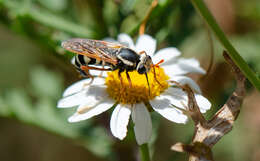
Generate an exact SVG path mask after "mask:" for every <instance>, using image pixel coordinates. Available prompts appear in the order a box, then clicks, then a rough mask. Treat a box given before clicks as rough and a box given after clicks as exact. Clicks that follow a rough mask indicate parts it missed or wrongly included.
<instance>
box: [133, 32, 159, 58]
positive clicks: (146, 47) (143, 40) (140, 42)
mask: <svg viewBox="0 0 260 161" xmlns="http://www.w3.org/2000/svg"><path fill="white" fill-rule="evenodd" d="M135 47H136V51H137V52H141V51H145V52H146V53H147V54H148V55H150V56H152V55H153V54H154V52H155V49H156V40H155V39H153V38H152V37H151V36H149V35H145V34H144V35H141V36H139V37H138V39H137V41H136V45H135Z"/></svg>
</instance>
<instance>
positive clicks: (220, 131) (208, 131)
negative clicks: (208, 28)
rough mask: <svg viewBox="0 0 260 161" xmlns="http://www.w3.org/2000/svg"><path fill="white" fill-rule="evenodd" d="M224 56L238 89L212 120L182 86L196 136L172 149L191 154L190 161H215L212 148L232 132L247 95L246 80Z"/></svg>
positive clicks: (191, 92) (192, 95)
mask: <svg viewBox="0 0 260 161" xmlns="http://www.w3.org/2000/svg"><path fill="white" fill-rule="evenodd" d="M223 56H224V58H225V59H226V61H227V63H228V64H229V65H230V66H231V68H232V71H233V73H234V75H235V77H236V81H237V87H236V90H235V91H234V92H233V93H232V95H231V96H230V97H229V99H228V100H227V102H226V103H225V104H224V106H223V107H222V108H221V109H220V110H219V111H218V112H217V113H216V114H215V115H214V116H213V118H212V119H210V120H209V121H207V120H206V119H205V118H204V116H203V115H202V114H201V112H200V111H199V108H198V105H197V103H196V100H195V97H194V94H193V91H192V90H191V88H190V87H189V86H187V85H185V86H182V89H183V90H184V91H185V92H187V94H188V98H189V103H188V107H187V111H188V112H187V113H189V114H190V117H191V118H192V120H193V121H194V124H195V130H194V136H193V138H192V143H191V144H189V145H185V144H183V143H176V144H175V145H173V146H172V147H171V149H172V150H174V151H177V152H187V153H189V155H190V156H189V161H213V155H212V150H211V149H212V147H213V146H214V145H215V144H216V143H217V142H218V141H219V140H220V139H221V138H222V137H223V136H224V135H225V134H227V133H228V132H230V131H231V130H232V127H233V124H234V121H235V120H236V118H237V116H238V114H239V111H240V107H241V104H242V101H243V98H244V95H245V80H246V78H245V77H244V75H243V74H242V72H241V71H240V69H239V68H238V67H237V66H236V65H235V63H234V62H233V61H232V60H231V58H230V57H229V56H228V54H227V53H226V52H225V51H224V52H223Z"/></svg>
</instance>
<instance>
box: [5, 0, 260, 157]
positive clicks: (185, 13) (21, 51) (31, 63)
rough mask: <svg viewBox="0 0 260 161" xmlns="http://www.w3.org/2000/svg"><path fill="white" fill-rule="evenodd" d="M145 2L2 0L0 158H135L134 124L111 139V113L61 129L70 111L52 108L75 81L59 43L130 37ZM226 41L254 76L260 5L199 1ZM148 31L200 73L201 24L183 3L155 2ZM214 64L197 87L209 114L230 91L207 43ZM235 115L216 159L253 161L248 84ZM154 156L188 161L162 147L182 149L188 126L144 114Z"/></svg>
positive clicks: (256, 123)
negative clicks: (150, 122)
mask: <svg viewBox="0 0 260 161" xmlns="http://www.w3.org/2000/svg"><path fill="white" fill-rule="evenodd" d="M151 2H152V1H151V0H73V1H70V0H0V158H1V160H6V161H34V160H38V161H51V160H53V161H70V160H73V161H83V160H84V161H86V160H89V161H103V160H109V161H133V160H138V149H137V145H136V142H135V138H134V136H133V132H132V128H133V127H132V125H130V127H129V133H128V136H127V138H126V139H124V141H119V140H117V139H115V138H114V137H113V136H111V132H110V129H109V119H110V113H111V111H109V112H106V113H103V114H102V115H99V116H97V117H95V118H93V119H90V120H87V121H82V122H80V123H74V124H69V123H67V117H68V116H70V115H71V114H72V113H73V112H74V110H75V109H66V110H65V109H57V108H56V103H57V100H58V99H59V98H60V97H61V95H62V91H63V90H64V89H65V88H66V87H67V86H68V85H70V84H72V83H73V82H75V81H77V80H79V79H80V78H79V77H78V74H77V72H75V70H74V69H73V67H72V65H71V64H70V58H71V57H72V55H71V54H66V52H65V51H64V50H63V49H62V48H61V47H60V42H61V41H62V40H65V39H68V38H71V37H81V38H92V39H103V38H105V37H114V38H116V36H117V35H118V34H119V33H123V32H124V33H128V34H130V35H131V36H133V37H134V38H136V37H137V36H138V27H139V25H140V23H141V21H142V19H143V18H144V15H145V13H146V12H147V10H148V8H149V5H150V4H151ZM206 3H207V5H208V7H209V8H210V10H211V11H212V13H213V15H214V16H215V17H216V19H217V21H218V23H219V24H220V25H221V27H222V29H223V30H224V31H225V33H226V34H228V37H229V38H230V39H231V42H232V44H234V46H235V47H236V49H237V50H238V51H239V53H241V54H242V57H243V58H244V59H245V60H246V62H247V63H248V64H249V65H250V66H251V67H252V68H253V70H255V71H257V72H259V71H260V63H259V62H260V54H259V52H260V1H259V0H247V1H235V0H206ZM146 33H147V34H150V35H151V36H153V37H155V38H156V39H157V42H158V45H157V46H158V48H163V47H168V46H175V47H178V48H179V49H180V50H181V51H182V53H183V56H185V57H196V58H198V59H199V60H200V62H201V64H202V66H203V67H204V68H205V69H207V68H208V66H209V64H210V58H211V56H210V55H211V53H212V50H211V48H210V41H209V35H208V31H207V28H206V26H205V24H204V22H203V20H202V19H201V17H200V16H199V15H198V14H197V13H196V12H195V10H194V8H193V7H192V5H191V3H190V2H189V0H159V4H158V6H157V7H156V8H155V9H154V11H153V12H152V14H151V16H150V18H149V21H148V23H147V28H146ZM213 44H214V50H213V51H214V64H213V66H212V70H211V71H210V73H209V74H208V75H207V76H206V77H198V76H196V75H191V77H192V78H193V79H195V80H197V81H198V83H199V84H200V86H201V88H202V91H203V93H204V95H205V96H206V97H207V98H208V99H209V100H210V101H211V102H212V104H213V107H212V109H211V110H210V111H209V112H208V113H207V117H208V118H209V117H210V116H212V115H213V114H214V112H216V111H217V110H218V108H220V107H221V105H222V104H223V103H224V102H225V101H226V100H227V98H228V96H229V95H230V94H231V93H232V91H233V90H234V88H235V81H234V78H233V76H232V75H231V73H230V68H229V67H228V66H227V65H226V63H225V62H224V60H223V58H222V56H221V52H222V50H223V48H222V47H221V46H220V44H219V43H218V41H217V40H216V39H215V38H214V37H213ZM247 86H248V89H247V96H246V98H245V101H244V104H243V108H242V111H241V113H240V116H239V118H238V120H237V121H236V123H235V127H234V129H233V130H232V132H231V133H229V134H228V135H226V136H225V137H224V138H223V139H222V140H221V141H220V142H219V143H218V144H217V145H216V146H215V147H214V148H213V151H214V157H215V160H221V161H245V160H247V161H248V160H251V161H258V160H260V135H259V132H260V117H259V114H260V99H259V98H260V94H259V93H257V91H256V90H255V89H254V88H253V87H252V86H251V85H250V84H249V83H248V85H247ZM152 119H153V130H154V134H153V138H152V142H151V144H150V146H151V149H152V151H151V152H152V156H153V160H156V161H179V160H187V155H186V154H180V153H176V152H172V151H170V146H171V145H172V144H174V143H176V142H184V143H189V142H190V141H191V137H192V133H193V125H192V122H191V121H190V122H189V123H188V124H187V125H178V124H172V123H171V122H169V121H167V120H165V119H163V118H161V117H159V116H158V114H153V115H152Z"/></svg>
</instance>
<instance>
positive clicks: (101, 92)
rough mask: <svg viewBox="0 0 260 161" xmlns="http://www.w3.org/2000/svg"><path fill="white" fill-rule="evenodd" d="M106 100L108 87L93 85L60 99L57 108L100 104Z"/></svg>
mask: <svg viewBox="0 0 260 161" xmlns="http://www.w3.org/2000/svg"><path fill="white" fill-rule="evenodd" d="M93 84H94V83H93ZM105 98H108V94H107V92H106V86H104V85H91V86H88V87H87V88H86V89H84V90H81V91H80V92H78V93H76V94H72V95H69V96H67V97H64V98H62V99H60V100H59V101H58V105H57V107H59V108H68V107H73V106H77V105H81V104H88V103H90V102H100V101H103V100H104V99H105Z"/></svg>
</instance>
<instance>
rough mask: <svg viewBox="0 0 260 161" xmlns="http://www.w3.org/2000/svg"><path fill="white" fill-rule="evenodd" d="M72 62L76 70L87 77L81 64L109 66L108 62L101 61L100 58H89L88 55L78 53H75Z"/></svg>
mask: <svg viewBox="0 0 260 161" xmlns="http://www.w3.org/2000/svg"><path fill="white" fill-rule="evenodd" d="M102 63H103V64H102ZM72 64H73V65H74V66H75V67H76V69H77V71H78V72H79V73H80V74H81V75H82V76H84V77H88V75H87V74H86V72H85V71H84V70H82V69H81V66H89V65H93V66H100V68H102V66H111V64H109V63H106V62H102V61H100V60H97V59H94V58H90V57H87V56H84V55H80V54H77V55H76V56H75V57H74V59H73V62H72ZM112 68H113V67H112Z"/></svg>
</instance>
